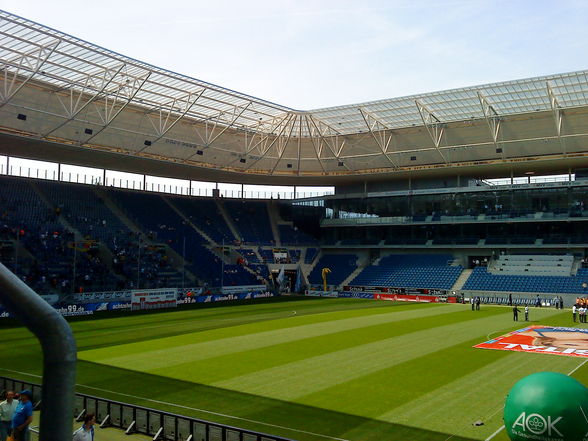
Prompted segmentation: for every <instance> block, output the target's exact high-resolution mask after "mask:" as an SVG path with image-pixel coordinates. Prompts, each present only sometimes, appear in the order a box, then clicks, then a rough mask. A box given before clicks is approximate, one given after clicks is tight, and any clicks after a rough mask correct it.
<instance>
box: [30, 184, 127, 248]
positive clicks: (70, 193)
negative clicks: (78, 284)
mask: <svg viewBox="0 0 588 441" xmlns="http://www.w3.org/2000/svg"><path fill="white" fill-rule="evenodd" d="M37 185H38V186H39V188H40V189H41V191H42V192H43V193H44V194H45V195H46V196H47V197H48V198H49V200H50V201H51V203H52V204H53V206H54V207H55V209H56V212H57V213H59V214H61V215H62V216H64V217H65V218H66V219H67V221H68V222H69V223H70V224H71V225H72V226H73V227H74V228H76V229H77V230H78V231H79V232H80V233H82V235H83V236H84V237H87V238H90V239H94V240H98V241H100V242H103V243H104V244H105V245H106V246H107V247H108V248H110V249H112V246H113V243H114V242H115V241H116V240H117V239H116V238H119V240H120V237H121V236H123V235H125V236H126V235H128V234H129V233H130V230H129V228H128V227H127V226H126V225H125V224H124V223H123V222H122V221H121V220H120V219H119V218H118V217H117V216H116V215H115V214H114V213H113V212H112V211H111V210H110V208H108V207H107V206H106V205H105V204H104V201H102V200H101V199H100V198H99V197H98V196H97V195H96V194H95V193H94V190H93V188H92V187H90V186H88V185H76V184H67V183H63V182H48V181H40V182H38V183H37Z"/></svg>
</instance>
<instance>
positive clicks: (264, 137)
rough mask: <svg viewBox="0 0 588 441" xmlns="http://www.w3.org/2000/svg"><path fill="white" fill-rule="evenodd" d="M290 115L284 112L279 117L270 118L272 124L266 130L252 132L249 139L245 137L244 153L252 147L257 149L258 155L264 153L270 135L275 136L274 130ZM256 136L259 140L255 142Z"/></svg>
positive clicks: (247, 152)
mask: <svg viewBox="0 0 588 441" xmlns="http://www.w3.org/2000/svg"><path fill="white" fill-rule="evenodd" d="M290 115H291V114H290V113H284V114H283V116H282V118H281V119H279V120H278V119H273V120H272V125H271V127H270V128H269V130H267V131H266V132H254V133H253V136H252V137H251V140H247V138H245V154H246V155H247V154H249V153H251V152H252V151H253V150H254V149H257V151H258V152H259V154H260V155H264V154H265V153H266V152H267V150H268V147H267V144H268V142H269V138H270V137H271V136H276V131H277V130H278V129H279V127H280V126H281V125H282V124H284V122H285V121H286V120H288V119H289V117H290ZM256 138H259V141H257V142H256Z"/></svg>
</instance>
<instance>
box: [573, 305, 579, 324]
mask: <svg viewBox="0 0 588 441" xmlns="http://www.w3.org/2000/svg"><path fill="white" fill-rule="evenodd" d="M577 314H578V308H577V307H576V304H575V303H574V305H573V306H572V318H573V319H574V323H576V316H577Z"/></svg>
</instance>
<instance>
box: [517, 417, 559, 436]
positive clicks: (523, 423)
mask: <svg viewBox="0 0 588 441" xmlns="http://www.w3.org/2000/svg"><path fill="white" fill-rule="evenodd" d="M561 419H562V417H557V418H556V419H552V418H551V415H548V416H547V418H545V417H544V416H542V415H539V414H538V413H530V414H529V415H527V414H526V413H525V412H523V413H521V414H520V415H519V417H518V418H517V419H516V421H515V422H514V423H513V425H512V430H515V429H517V428H521V429H522V430H523V431H529V432H531V433H534V434H535V435H543V434H544V433H545V432H547V436H553V435H557V436H563V434H562V433H561V432H560V431H559V430H557V427H556V424H557V423H559V422H560V421H561Z"/></svg>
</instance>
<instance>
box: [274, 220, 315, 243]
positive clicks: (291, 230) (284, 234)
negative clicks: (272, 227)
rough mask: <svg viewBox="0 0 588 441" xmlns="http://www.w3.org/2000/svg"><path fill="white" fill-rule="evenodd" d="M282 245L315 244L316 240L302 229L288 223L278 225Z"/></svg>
mask: <svg viewBox="0 0 588 441" xmlns="http://www.w3.org/2000/svg"><path fill="white" fill-rule="evenodd" d="M278 230H279V232H280V240H281V242H282V245H317V244H318V241H317V240H316V239H315V238H314V237H312V236H310V235H309V234H306V233H305V232H304V231H302V230H299V229H298V228H295V227H292V226H290V225H284V224H280V225H278Z"/></svg>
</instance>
